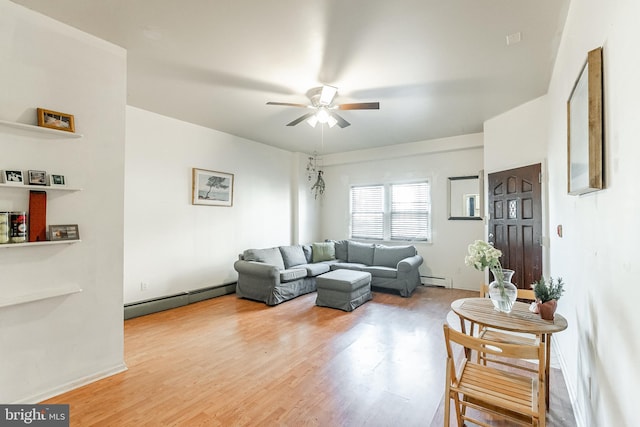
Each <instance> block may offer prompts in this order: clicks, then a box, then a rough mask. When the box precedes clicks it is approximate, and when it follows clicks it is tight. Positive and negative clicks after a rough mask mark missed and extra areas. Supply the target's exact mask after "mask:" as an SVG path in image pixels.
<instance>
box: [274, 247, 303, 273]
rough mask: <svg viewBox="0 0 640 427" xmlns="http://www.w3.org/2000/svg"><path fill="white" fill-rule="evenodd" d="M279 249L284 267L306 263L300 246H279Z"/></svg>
mask: <svg viewBox="0 0 640 427" xmlns="http://www.w3.org/2000/svg"><path fill="white" fill-rule="evenodd" d="M279 249H280V254H281V255H282V261H284V268H291V267H295V266H296V265H300V264H306V263H307V258H306V257H305V256H304V250H302V246H300V245H295V246H280V248H279Z"/></svg>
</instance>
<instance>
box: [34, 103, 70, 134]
mask: <svg viewBox="0 0 640 427" xmlns="http://www.w3.org/2000/svg"><path fill="white" fill-rule="evenodd" d="M38 126H42V127H45V128H51V129H57V130H64V131H67V132H75V131H76V128H75V125H74V123H73V116H72V115H71V114H65V113H60V112H58V111H51V110H45V109H44V108H38Z"/></svg>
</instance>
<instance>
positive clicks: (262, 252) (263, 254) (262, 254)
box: [244, 248, 284, 270]
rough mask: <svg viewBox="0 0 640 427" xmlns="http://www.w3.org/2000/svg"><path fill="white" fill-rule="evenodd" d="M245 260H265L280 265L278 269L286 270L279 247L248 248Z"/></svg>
mask: <svg viewBox="0 0 640 427" xmlns="http://www.w3.org/2000/svg"><path fill="white" fill-rule="evenodd" d="M244 260H245V261H256V262H264V263H265V264H270V265H274V266H276V267H278V270H284V262H283V261H282V255H281V254H280V249H278V248H267V249H247V250H246V251H244Z"/></svg>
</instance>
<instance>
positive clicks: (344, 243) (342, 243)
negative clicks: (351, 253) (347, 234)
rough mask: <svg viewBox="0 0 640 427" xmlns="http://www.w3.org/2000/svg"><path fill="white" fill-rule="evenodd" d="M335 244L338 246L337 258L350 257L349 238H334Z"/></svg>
mask: <svg viewBox="0 0 640 427" xmlns="http://www.w3.org/2000/svg"><path fill="white" fill-rule="evenodd" d="M332 242H333V246H334V247H335V248H336V259H341V260H343V261H346V260H347V259H348V257H347V254H348V247H349V241H348V240H332Z"/></svg>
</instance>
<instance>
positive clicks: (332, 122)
mask: <svg viewBox="0 0 640 427" xmlns="http://www.w3.org/2000/svg"><path fill="white" fill-rule="evenodd" d="M336 123H338V120H336V118H335V117H333V116H331V115H330V116H329V118H328V119H327V124H328V125H329V127H330V128H332V127H334V126H335V125H336Z"/></svg>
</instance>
